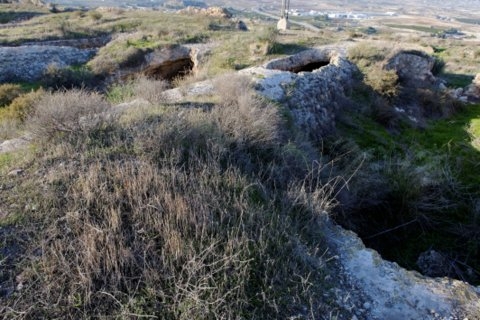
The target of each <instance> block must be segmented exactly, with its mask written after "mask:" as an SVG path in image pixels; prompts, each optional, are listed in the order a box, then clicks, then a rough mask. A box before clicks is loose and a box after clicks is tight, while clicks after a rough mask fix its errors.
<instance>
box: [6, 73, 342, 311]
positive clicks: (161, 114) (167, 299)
mask: <svg viewBox="0 0 480 320" xmlns="http://www.w3.org/2000/svg"><path fill="white" fill-rule="evenodd" d="M236 80H238V81H236V82H235V83H237V86H233V85H227V86H226V85H222V87H221V92H222V97H221V98H220V99H219V101H220V102H219V103H218V104H216V105H215V106H213V107H211V108H191V109H182V108H177V107H173V106H171V107H168V108H159V109H158V108H157V109H152V110H151V111H149V112H147V113H145V114H144V115H140V116H137V117H134V118H132V117H131V116H130V115H129V113H130V112H133V111H127V113H126V114H124V115H123V116H121V118H118V116H116V117H112V116H110V117H108V119H109V120H108V122H106V121H99V119H105V115H106V114H107V113H108V109H109V108H108V106H107V104H106V103H105V101H104V100H103V99H102V98H101V97H100V96H99V95H97V94H93V93H88V92H85V91H81V90H80V91H63V92H62V91H60V92H56V93H47V94H46V95H45V96H44V97H43V98H42V99H41V100H40V102H38V103H37V104H36V105H35V109H34V110H35V112H33V113H32V114H31V116H30V117H29V119H28V120H27V123H29V124H31V126H32V127H31V128H32V132H34V134H35V135H34V137H35V141H37V143H38V144H39V145H41V146H42V148H41V149H39V150H38V151H37V152H36V161H35V163H30V164H29V166H31V167H30V169H28V173H27V176H26V177H28V178H26V179H24V178H22V179H16V178H12V179H14V180H15V183H16V184H17V186H16V187H15V191H12V192H21V193H23V194H28V196H26V197H25V199H24V200H22V199H19V198H16V199H12V198H10V197H8V196H7V197H6V196H5V194H4V195H3V196H2V197H3V200H5V201H15V203H16V204H17V205H20V206H27V207H28V208H34V209H32V210H26V211H23V212H18V215H19V219H25V221H28V223H26V224H25V227H24V228H25V229H23V231H19V236H20V234H23V235H24V236H28V237H30V239H32V240H31V242H30V243H31V245H29V246H27V247H26V248H25V249H26V250H27V252H28V254H27V255H25V256H24V257H23V258H22V262H21V263H20V264H18V265H17V269H16V272H15V273H14V274H15V275H16V276H15V278H14V279H15V280H14V279H11V281H14V283H15V285H16V286H17V290H16V291H15V293H14V294H13V296H11V297H9V299H6V300H3V302H2V303H3V307H1V308H0V312H1V314H2V315H3V316H4V317H7V318H21V319H29V318H56V317H62V318H64V319H67V318H68V319H79V318H91V317H99V316H100V317H101V316H107V315H108V316H113V317H117V318H125V319H126V318H132V317H133V318H135V317H147V316H148V317H158V318H162V319H200V318H201V319H233V318H239V317H240V318H249V319H253V318H258V319H278V318H279V317H283V316H284V315H292V316H293V315H297V314H304V315H307V314H309V315H311V316H312V317H314V316H315V315H322V314H324V313H325V312H327V309H326V308H330V309H331V308H334V306H333V305H330V306H325V305H323V304H322V303H321V301H323V300H322V299H321V296H322V294H323V291H322V290H321V287H322V283H323V281H322V278H323V276H324V275H325V272H326V270H327V269H326V267H325V262H324V260H323V259H322V257H321V254H322V252H323V250H324V248H323V244H322V237H321V234H319V233H318V223H320V221H321V217H322V215H323V214H324V212H325V211H329V210H330V209H331V207H332V206H333V205H334V202H332V201H333V193H334V192H335V190H336V183H337V182H336V181H337V180H336V179H335V178H334V177H330V176H329V174H328V173H326V171H328V170H323V166H324V165H325V166H326V164H321V163H319V162H314V161H313V160H314V159H313V158H310V156H307V154H306V153H305V152H304V151H303V149H302V148H303V147H301V146H297V145H296V144H294V143H292V142H288V139H287V137H288V135H289V133H288V132H286V131H284V126H283V120H282V116H281V113H280V110H279V109H278V107H277V106H274V105H271V104H269V103H267V102H265V101H262V100H261V99H259V98H258V97H256V96H255V95H254V94H253V93H252V91H251V90H250V89H249V88H248V82H247V81H245V80H242V79H240V78H239V79H236ZM141 81H143V82H145V81H147V80H141ZM152 85H154V84H152ZM233 97H236V98H233ZM155 110H156V111H155ZM106 111H107V113H106ZM122 119H123V120H122ZM33 129H34V130H33ZM290 138H293V139H294V137H290ZM293 141H294V140H293ZM39 175H40V176H39ZM10 196H12V195H11V194H10ZM9 199H10V200H9ZM22 201H27V202H28V204H27V202H25V203H23V202H22ZM35 226H36V227H35ZM315 317H316V316H315Z"/></svg>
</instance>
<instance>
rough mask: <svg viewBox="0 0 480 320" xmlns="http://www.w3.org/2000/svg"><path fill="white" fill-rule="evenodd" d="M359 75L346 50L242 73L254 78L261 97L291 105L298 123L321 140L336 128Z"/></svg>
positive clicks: (309, 53) (325, 51)
mask: <svg viewBox="0 0 480 320" xmlns="http://www.w3.org/2000/svg"><path fill="white" fill-rule="evenodd" d="M310 71H311V72H310ZM357 72H358V69H357V68H356V66H355V65H353V64H352V63H350V62H349V61H347V60H346V59H345V58H344V52H343V50H338V49H337V48H322V49H311V50H306V51H303V52H301V53H298V54H296V55H293V56H290V57H288V58H284V59H278V60H273V61H270V62H268V63H267V64H265V65H263V66H261V67H254V68H250V69H246V70H243V71H242V72H241V73H243V74H247V75H250V76H251V77H252V79H253V80H254V81H255V83H256V89H257V90H258V92H259V93H260V94H262V95H264V96H265V97H267V98H268V99H271V100H275V101H278V102H280V103H283V104H284V105H285V106H287V107H288V108H289V110H290V111H291V113H292V117H293V119H294V121H295V124H296V125H297V126H298V127H299V128H300V129H301V130H304V131H305V132H308V133H309V135H310V137H312V138H313V139H314V140H317V141H318V139H321V138H322V136H324V135H325V134H328V133H331V132H332V131H333V130H334V129H335V114H336V113H337V112H338V111H339V109H340V108H341V102H342V101H344V99H345V93H346V91H347V90H348V88H349V87H350V86H351V85H352V84H353V82H354V81H355V80H354V79H355V75H356V73H357Z"/></svg>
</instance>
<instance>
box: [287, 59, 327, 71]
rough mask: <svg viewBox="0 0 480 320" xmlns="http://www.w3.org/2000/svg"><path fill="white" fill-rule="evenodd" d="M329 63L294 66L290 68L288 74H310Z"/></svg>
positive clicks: (321, 62)
mask: <svg viewBox="0 0 480 320" xmlns="http://www.w3.org/2000/svg"><path fill="white" fill-rule="evenodd" d="M329 64H330V61H314V62H310V63H307V64H305V65H299V66H294V67H292V68H290V70H287V71H290V72H293V73H299V72H312V71H314V70H317V69H320V68H321V67H325V66H328V65H329Z"/></svg>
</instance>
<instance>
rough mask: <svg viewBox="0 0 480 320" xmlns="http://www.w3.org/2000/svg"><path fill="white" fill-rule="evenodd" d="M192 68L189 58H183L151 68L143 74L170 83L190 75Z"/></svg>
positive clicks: (191, 61)
mask: <svg viewBox="0 0 480 320" xmlns="http://www.w3.org/2000/svg"><path fill="white" fill-rule="evenodd" d="M194 66H195V64H194V62H193V60H192V59H191V58H183V59H177V60H173V61H167V62H164V63H162V64H160V65H156V66H151V67H149V68H148V69H146V70H145V71H144V74H145V76H147V77H149V78H154V79H158V80H160V79H163V80H167V81H172V80H173V79H175V78H183V77H185V76H186V75H188V74H190V73H191V72H192V70H193V67H194Z"/></svg>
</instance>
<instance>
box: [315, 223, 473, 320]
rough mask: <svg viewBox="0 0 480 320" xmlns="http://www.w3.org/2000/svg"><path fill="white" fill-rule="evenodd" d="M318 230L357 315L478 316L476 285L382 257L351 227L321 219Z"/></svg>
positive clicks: (362, 317)
mask: <svg viewBox="0 0 480 320" xmlns="http://www.w3.org/2000/svg"><path fill="white" fill-rule="evenodd" d="M323 226H324V229H323V230H322V232H323V233H324V234H325V239H326V240H327V242H328V243H329V247H330V248H331V250H332V253H333V254H335V256H336V257H337V258H338V260H337V261H338V265H339V268H340V271H339V273H340V274H339V276H342V277H344V278H345V282H346V283H348V285H347V287H348V288H349V289H345V288H343V289H340V292H343V293H344V294H345V292H348V293H349V295H351V296H350V298H349V300H350V303H351V304H353V305H349V307H350V308H352V309H353V310H354V312H355V313H356V316H357V317H358V318H357V319H412V320H413V319H479V317H480V287H473V286H471V285H468V284H467V283H465V282H462V281H458V280H453V279H449V278H429V277H425V276H422V275H420V274H419V273H418V272H415V271H408V270H405V269H403V268H401V267H400V266H399V265H398V264H396V263H393V262H389V261H385V260H383V259H382V258H381V256H380V255H379V254H378V253H377V252H376V251H374V250H372V249H368V248H366V247H365V245H364V244H363V242H362V240H360V238H359V237H358V236H357V235H356V234H355V233H353V232H351V231H347V230H345V229H342V228H341V227H340V226H338V225H335V224H334V223H332V222H331V221H326V222H325V223H324V224H323Z"/></svg>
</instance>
